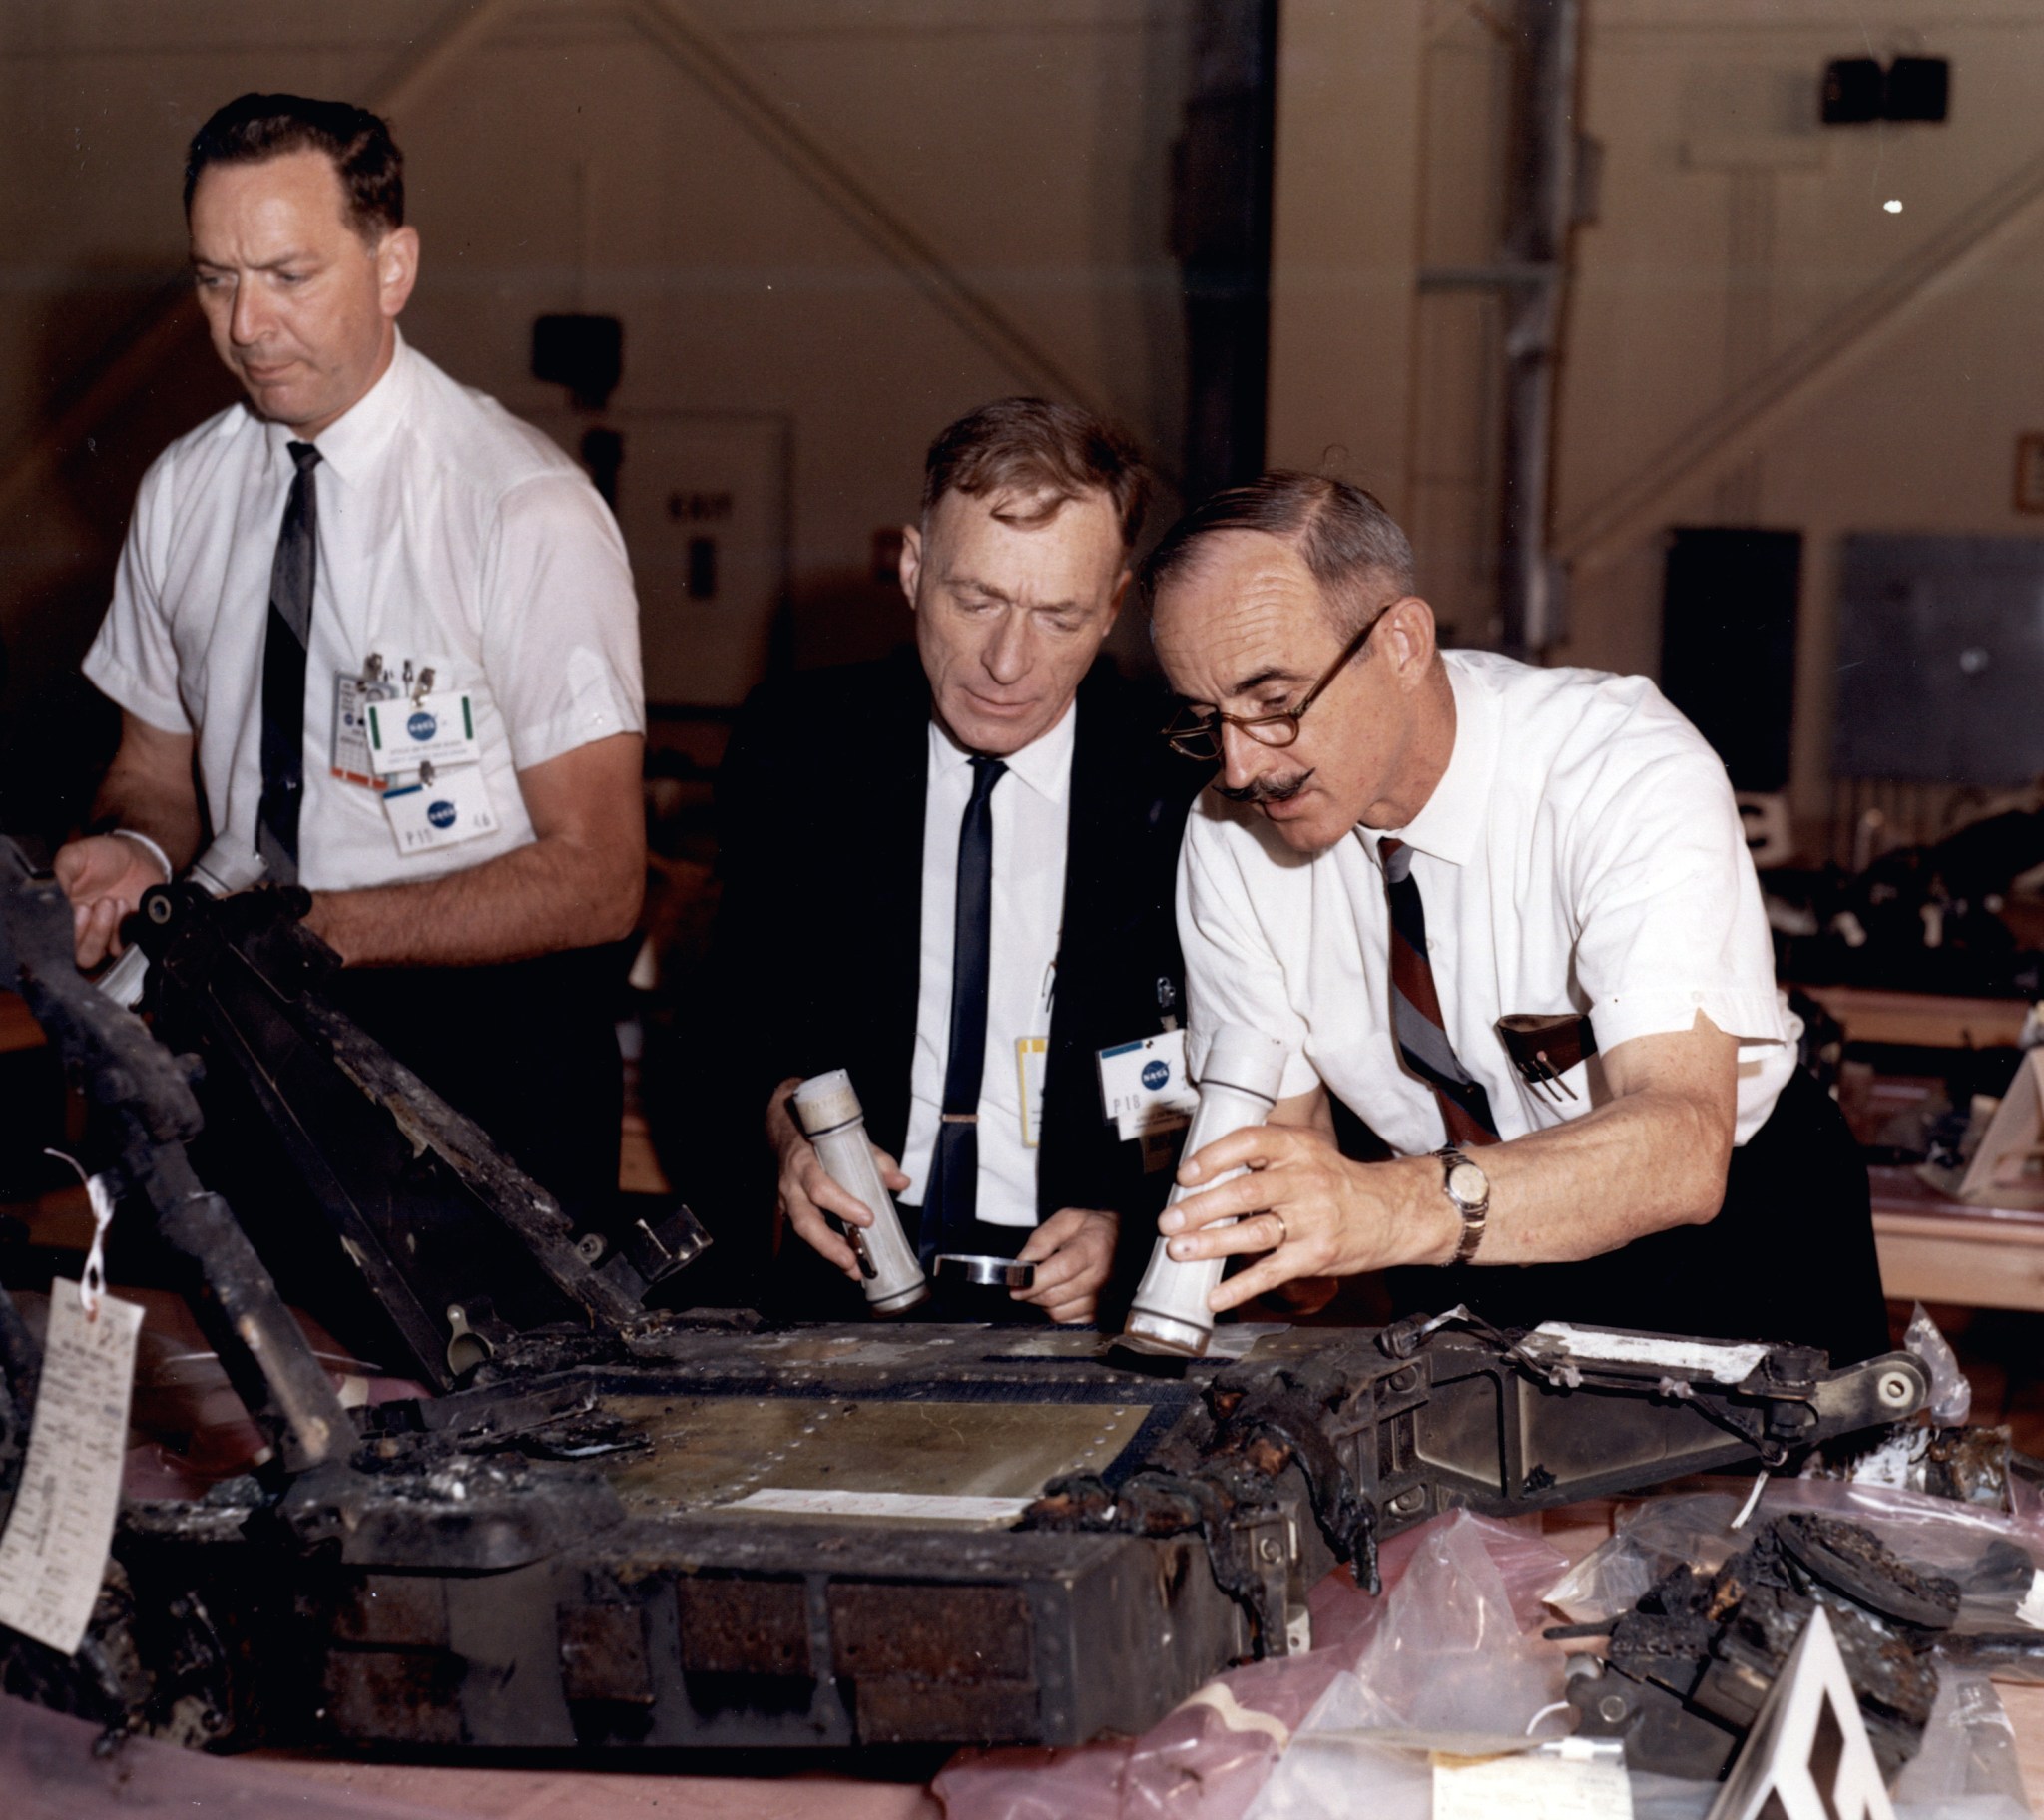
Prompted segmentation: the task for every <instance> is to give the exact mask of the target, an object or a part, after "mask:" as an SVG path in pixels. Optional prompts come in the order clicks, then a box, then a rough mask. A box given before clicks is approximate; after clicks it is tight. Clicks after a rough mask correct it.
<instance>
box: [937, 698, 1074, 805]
mask: <svg viewBox="0 0 2044 1820" xmlns="http://www.w3.org/2000/svg"><path fill="white" fill-rule="evenodd" d="M1078 727H1079V703H1078V701H1077V699H1076V698H1074V699H1073V700H1072V701H1070V702H1068V703H1067V704H1066V706H1065V711H1064V712H1063V713H1062V714H1061V715H1059V716H1058V722H1057V724H1056V725H1055V726H1053V727H1052V728H1051V729H1050V731H1049V732H1047V733H1039V734H1038V735H1037V736H1036V737H1035V738H1034V739H1032V740H1031V741H1030V742H1029V743H1028V744H1027V745H1025V746H1024V747H1023V748H1022V749H1021V750H1020V751H1019V752H1010V753H1009V754H1008V755H1007V756H1006V757H1005V758H1004V759H1003V760H1002V762H1003V763H1004V764H1005V765H1007V767H1008V769H1009V770H1011V771H1013V772H1014V773H1015V775H1016V776H1017V777H1019V778H1021V779H1022V781H1023V782H1024V783H1026V784H1028V786H1029V787H1030V788H1031V789H1032V790H1034V791H1035V792H1036V793H1037V794H1038V795H1039V796H1041V797H1042V798H1043V799H1044V800H1045V801H1046V802H1053V803H1061V802H1063V801H1064V800H1065V797H1066V794H1067V792H1068V791H1069V790H1070V788H1071V783H1072V747H1073V744H1074V742H1075V740H1076V739H1077V737H1078ZM971 762H972V754H971V753H970V752H968V751H967V750H966V749H965V748H964V747H963V746H962V745H960V744H959V743H958V741H957V740H955V739H953V738H952V737H951V735H950V733H949V731H947V730H946V728H945V727H944V725H943V723H942V722H941V721H939V720H938V719H937V717H936V716H935V715H934V714H932V715H931V716H930V775H931V776H932V777H934V776H936V774H937V773H938V772H939V771H940V770H946V769H950V770H963V769H964V768H965V767H966V766H967V765H968V764H970V763H971Z"/></svg>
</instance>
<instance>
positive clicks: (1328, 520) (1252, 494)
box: [1143, 468, 1412, 638]
mask: <svg viewBox="0 0 2044 1820" xmlns="http://www.w3.org/2000/svg"><path fill="white" fill-rule="evenodd" d="M1224 531H1261V532H1263V533H1264V534H1265V535H1266V536H1268V537H1276V538H1281V539H1282V540H1283V541H1284V542H1286V543H1288V544H1289V545H1291V547H1292V548H1293V549H1294V550H1296V551H1297V552H1298V555H1299V559H1300V560H1301V561H1302V562H1303V563H1304V564H1305V566H1306V568H1307V569H1308V570H1309V571H1310V572H1311V574H1312V578H1313V580H1314V581H1316V582H1317V583H1318V584H1319V586H1320V596H1321V599H1322V600H1323V601H1324V602H1325V604H1326V608H1327V616H1328V618H1329V619H1330V620H1331V621H1332V622H1333V625H1334V630H1335V631H1336V632H1337V633H1339V634H1340V635H1341V636H1342V637H1343V638H1351V637H1353V636H1354V635H1355V634H1356V633H1358V632H1360V631H1361V630H1362V627H1363V624H1364V622H1365V620H1366V619H1367V618H1368V616H1369V615H1370V614H1371V613H1372V612H1374V611H1375V610H1376V609H1377V608H1378V607H1379V606H1381V605H1382V604H1383V601H1382V594H1383V590H1384V589H1386V588H1390V589H1392V590H1395V592H1396V593H1398V594H1410V593H1411V592H1412V546H1411V544H1409V543H1408V542H1407V541H1406V538H1405V533H1404V532H1402V531H1401V530H1399V529H1398V526H1397V523H1396V521H1395V520H1394V519H1393V518H1392V517H1391V515H1390V514H1389V513H1388V512H1386V511H1385V510H1384V508H1383V505H1382V503H1381V502H1380V501H1379V500H1378V499H1377V497H1376V495H1375V494H1373V493H1366V492H1365V491H1363V489H1362V488H1361V487H1351V486H1349V485H1348V483H1347V482H1346V481H1340V480H1329V479H1327V478H1326V476H1324V475H1321V474H1302V473H1299V472H1298V471H1297V470H1296V469H1292V468H1278V469H1274V470H1273V471H1272V472H1271V473H1269V474H1264V475H1260V476H1259V477H1258V478H1257V479H1255V480H1252V481H1249V482H1248V483H1246V484H1245V485H1243V486H1240V487H1227V488H1224V489H1223V490H1222V491H1221V492H1219V493H1217V494H1215V495H1214V497H1213V498H1212V499H1210V500H1208V501H1207V502H1206V504H1205V505H1202V506H1196V507H1195V508H1194V509H1193V510H1192V511H1190V512H1188V513H1187V514H1186V515H1185V517H1183V518H1182V519H1180V520H1179V521H1178V523H1177V524H1175V525H1173V526H1172V528H1171V529H1170V530H1169V531H1167V532H1166V533H1165V534H1164V541H1163V542H1162V543H1161V544H1159V545H1158V546H1157V548H1156V549H1155V550H1153V551H1152V552H1151V553H1150V560H1149V561H1148V562H1147V563H1145V564H1144V565H1143V592H1144V596H1145V598H1146V599H1148V600H1150V601H1151V602H1153V603H1154V602H1155V601H1156V599H1157V595H1158V591H1159V590H1160V589H1162V588H1163V587H1164V585H1165V584H1166V583H1167V582H1169V581H1171V580H1172V578H1173V577H1175V576H1177V575H1178V574H1180V573H1181V572H1182V571H1184V570H1186V569H1188V568H1190V567H1191V566H1192V565H1193V564H1194V563H1195V562H1196V561H1197V560H1198V554H1199V546H1200V544H1201V543H1202V542H1204V541H1205V540H1206V539H1208V538H1210V537H1218V536H1220V535H1221V533H1222V532H1224Z"/></svg>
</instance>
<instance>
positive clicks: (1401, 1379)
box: [1390, 1365, 1419, 1396]
mask: <svg viewBox="0 0 2044 1820" xmlns="http://www.w3.org/2000/svg"><path fill="white" fill-rule="evenodd" d="M1418 1382H1419V1373H1418V1372H1416V1371H1414V1370H1413V1369H1412V1367H1411V1366H1409V1365H1408V1366H1406V1367H1405V1369H1404V1370H1403V1371H1394V1372H1392V1373H1391V1382H1390V1388H1391V1389H1392V1390H1394V1391H1396V1392H1398V1393H1399V1394H1400V1395H1401V1396H1402V1395H1403V1394H1404V1393H1405V1392H1406V1391H1408V1390H1410V1389H1411V1388H1412V1387H1413V1385H1415V1384H1417V1383H1418Z"/></svg>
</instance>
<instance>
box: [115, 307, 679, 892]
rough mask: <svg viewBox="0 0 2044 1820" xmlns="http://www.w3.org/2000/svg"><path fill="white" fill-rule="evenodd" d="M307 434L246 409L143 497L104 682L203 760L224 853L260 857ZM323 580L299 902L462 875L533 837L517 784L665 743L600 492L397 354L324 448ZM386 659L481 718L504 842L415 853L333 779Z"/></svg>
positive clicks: (170, 465) (208, 432) (188, 450)
mask: <svg viewBox="0 0 2044 1820" xmlns="http://www.w3.org/2000/svg"><path fill="white" fill-rule="evenodd" d="M292 440H293V433H292V432H291V431H290V430H288V429H286V428H285V427H284V426H282V425H280V424H274V423H268V422H265V421H263V420H262V419H261V418H258V417H257V416H256V415H255V414H254V413H253V412H252V411H251V410H249V409H248V407H247V406H246V405H236V406H234V407H233V408H231V409H229V410H226V411H223V412H221V413H220V415H219V416H217V417H214V418H211V419H209V420H208V421H207V422H206V423H203V424H201V425H200V426H199V428H197V429H196V430H193V431H192V432H190V433H189V434H188V435H185V436H182V437H180V438H179V439H178V440H177V441H176V442H174V443H172V444H171V446H170V447H169V448H168V449H166V450H165V451H164V452H163V454H162V455H160V456H159V457H158V458H157V460H156V461H155V463H154V464H153V465H152V466H151V468H150V470H149V472H148V474H146V475H145V476H144V477H143V482H142V487H141V490H140V492H139V493H138V495H137V498H136V505H135V516H134V519H133V522H132V523H131V524H130V526H129V529H128V539H127V545H126V548H125V549H124V550H123V552H122V557H121V566H120V572H119V575H118V577H117V579H116V582H115V587H114V599H113V604H112V606H111V607H110V608H109V610H108V612H107V617H106V620H105V622H104V623H103V624H102V625H101V627H100V631H99V636H98V637H97V638H96V639H95V640H94V641H93V645H92V649H91V651H90V652H89V653H88V654H87V656H86V660H85V674H86V676H87V677H88V678H89V679H90V680H91V681H92V682H94V683H95V684H96V685H97V686H98V687H99V688H100V689H101V691H102V692H104V693H105V694H107V695H108V696H110V697H111V698H112V699H113V700H114V701H115V702H117V703H118V704H119V705H120V706H122V707H123V708H125V709H127V710H128V711H129V712H131V713H133V714H135V715H136V716H137V717H138V718H140V719H142V720H144V721H146V722H148V723H149V724H150V725H151V726H155V727H160V728H162V729H163V730H165V731H167V732H177V733H191V734H193V735H194V736H195V737H196V739H197V744H198V757H199V773H200V778H201V781H202V783H203V786H204V789H205V792H206V802H207V808H208V811H209V813H210V815H211V817H212V822H213V828H214V833H215V846H216V849H217V850H218V849H220V848H222V847H229V848H233V849H236V850H238V851H239V852H240V853H242V854H243V855H246V854H248V853H249V852H251V851H253V848H254V843H255V831H256V803H257V800H258V798H259V796H260V794H261V789H262V775H261V757H260V740H261V722H262V710H261V703H262V652H263V638H264V630H265V624H266V619H267V613H268V599H269V578H270V567H271V564H272V562H273V560H274V557H275V551H276V541H277V533H278V530H279V529H280V527H281V525H282V522H283V512H284V503H285V500H286V498H287V496H288V494H289V491H290V485H291V480H292V478H293V475H294V473H295V471H296V470H295V467H294V464H293V463H292V461H291V458H290V455H289V453H288V451H287V448H286V444H288V443H289V442H290V441H292ZM315 446H316V447H317V448H318V450H319V455H320V460H319V463H318V465H317V467H316V468H315V469H314V475H315V481H314V487H315V494H316V499H317V511H318V542H317V572H316V579H315V583H314V590H313V599H312V622H311V630H310V635H309V639H308V643H307V652H306V665H305V738H304V779H305V795H304V800H303V806H302V809H301V811H300V815H299V834H298V840H299V853H298V869H299V877H300V881H301V882H302V883H303V884H304V885H306V886H307V887H308V888H310V889H313V890H336V889H350V888H354V887H359V886H366V885H380V884H392V883H402V882H405V881H408V880H413V879H423V878H432V877H435V876H438V875H440V874H443V873H447V872H454V871H461V870H465V869H466V868H468V867H471V866H475V865H479V864H480V863H482V862H483V861H484V860H488V859H493V858H495V857H497V856H498V855H499V854H502V853H507V852H510V851H512V850H513V849H515V848H517V847H521V846H524V845H527V844H528V843H530V842H531V841H532V840H533V839H534V834H533V829H532V824H531V821H530V820H529V819H528V817H527V815H526V812H525V806H524V802H523V799H522V798H521V796H520V794H519V790H518V782H517V776H516V773H517V772H518V771H520V770H523V769H528V768H530V767H531V766H534V765H538V764H543V763H545V762H546V761H547V760H548V759H550V758H556V757H559V756H560V755H561V754H562V753H564V752H568V751H572V750H574V749H575V748H576V747H578V746H581V745H585V744H589V743H591V742H593V741H595V740H598V739H603V738H608V737H610V736H611V735H613V734H616V733H624V732H638V731H641V730H643V729H644V726H645V706H644V691H643V687H642V684H641V681H640V663H639V616H638V607H637V603H636V600H635V597H634V594H633V589H632V574H631V568H630V565H629V563H628V561H627V559H626V555H625V547H624V542H623V539H622V538H621V537H620V536H619V534H618V528H617V524H616V521H615V520H614V519H613V518H612V517H611V514H610V511H609V508H608V507H606V506H605V504H604V503H603V500H602V499H601V498H600V497H599V495H598V494H597V492H596V490H595V488H594V487H592V486H591V485H590V484H589V481H588V479H587V477H586V476H585V475H584V474H583V473H582V471H581V470H580V469H579V468H578V467H577V466H576V465H575V463H574V462H573V461H571V460H570V459H569V458H568V457H567V456H566V455H565V454H563V453H562V452H561V450H560V449H558V448H557V447H555V445H554V444H553V443H552V442H550V441H549V440H548V439H547V438H546V437H545V436H543V435H542V434H541V433H540V432H539V431H538V430H536V429H534V428H533V427H532V426H531V425H529V424H526V423H522V422H520V421H519V419H517V418H516V417H514V416H512V415H511V414H510V412H508V411H506V410H505V409H504V408H503V407H502V406H501V405H499V404H498V403H497V402H496V401H495V400H494V399H491V398H489V397H487V396H485V395H484V394H482V393H480V392H476V391H471V390H469V389H468V388H467V387H465V386H461V385H457V384H456V383H455V382H454V381H453V380H452V379H450V378H448V377H447V375H446V374H445V373H443V372H442V371H441V370H440V369H439V368H438V367H437V366H435V365H434V364H433V363H432V362H431V361H430V360H428V359H427V358H426V357H425V356H424V355H423V354H420V353H418V352H416V351H415V350H413V349H411V348H409V347H407V346H406V345H405V343H404V341H403V339H402V337H399V339H398V342H397V346H396V350H395V353H394V355H393V357H392V360H391V363H390V366H389V368H388V369H387V370H386V371H385V372H384V373H383V375H382V376H381V377H380V378H379V379H378V380H377V381H376V383H375V384H374V385H373V386H372V387H371V388H370V389H369V391H368V392H367V393H366V394H365V395H364V396H363V397H362V398H361V399H360V400H359V401H358V402H357V403H356V404H355V405H354V406H353V407H352V408H351V409H349V410H348V411H347V412H346V414H345V415H343V416H342V417H340V418H339V419H338V420H337V421H336V422H334V423H332V424H331V425H329V426H328V427H327V428H326V429H325V430H323V431H321V432H320V434H319V436H318V437H317V438H316V439H315ZM371 654H375V655H376V656H378V657H380V658H381V659H382V660H383V662H384V665H385V668H386V669H387V670H389V671H391V672H394V673H401V669H402V665H403V664H404V662H405V661H407V660H409V661H410V662H411V664H412V665H413V667H414V672H416V671H418V670H421V669H423V668H425V667H427V666H431V667H432V668H433V670H434V673H435V677H434V688H435V691H436V692H438V691H442V690H466V691H468V693H469V694H470V695H471V697H472V701H473V708H474V713H475V722H476V732H477V736H478V739H479V742H480V746H481V754H482V756H481V765H482V771H483V778H484V782H485V785H486V787H487V789H488V792H489V797H490V803H491V807H492V808H493V809H494V810H495V812H496V815H497V818H498V822H499V825H498V827H497V829H496V831H495V832H494V833H490V834H486V835H482V836H479V837H477V838H474V839H471V840H466V841H463V842H460V843H459V844H457V845H453V846H448V847H441V848H437V849H434V850H431V851H428V852H424V853H416V854H412V855H400V853H399V851H398V849H397V845H396V842H395V840H394V839H393V837H392V835H391V832H390V828H389V824H388V822H387V820H386V818H385V815H384V812H383V808H382V804H381V802H380V801H379V799H378V796H377V793H376V792H375V791H374V790H372V789H369V788H367V787H365V786H364V785H362V784H360V783H356V782H349V781H345V780H343V778H341V777H339V776H336V775H335V774H334V768H335V767H334V764H333V757H334V745H333V740H334V710H335V686H336V678H337V677H340V676H343V675H344V676H348V677H358V676H360V675H361V673H362V670H363V667H364V665H365V664H366V663H367V661H368V659H369V657H370V656H371Z"/></svg>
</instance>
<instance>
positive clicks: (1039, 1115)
mask: <svg viewBox="0 0 2044 1820" xmlns="http://www.w3.org/2000/svg"><path fill="white" fill-rule="evenodd" d="M1049 1055H1050V1039H1049V1038H1048V1037H1017V1038H1016V1039H1015V1079H1016V1084H1017V1085H1018V1086H1019V1087H1020V1089H1021V1092H1022V1147H1023V1148H1024V1149H1025V1150H1033V1149H1036V1148H1038V1147H1039V1146H1040V1145H1041V1144H1042V1142H1043V1065H1044V1063H1045V1061H1046V1060H1047V1059H1048V1057H1049Z"/></svg>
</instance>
